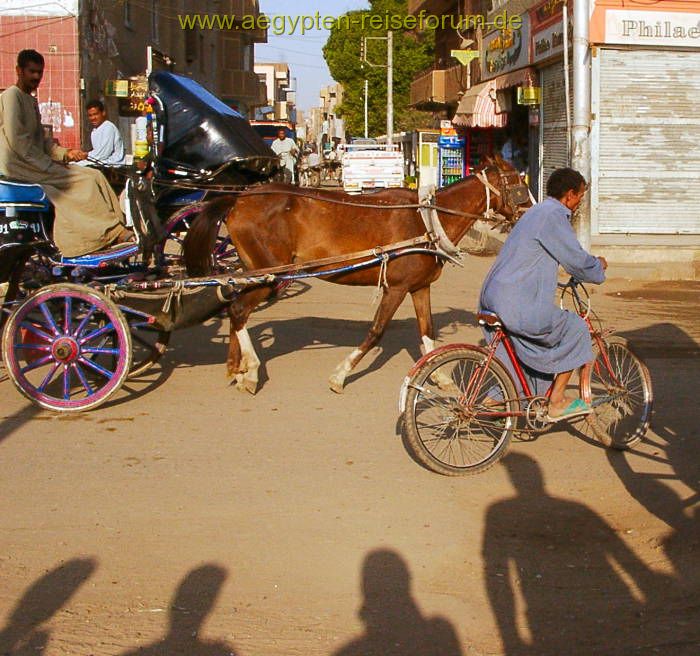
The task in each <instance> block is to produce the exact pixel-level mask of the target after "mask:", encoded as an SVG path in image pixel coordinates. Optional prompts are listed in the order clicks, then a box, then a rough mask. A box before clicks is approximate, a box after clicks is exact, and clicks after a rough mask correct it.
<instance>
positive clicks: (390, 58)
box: [386, 30, 394, 146]
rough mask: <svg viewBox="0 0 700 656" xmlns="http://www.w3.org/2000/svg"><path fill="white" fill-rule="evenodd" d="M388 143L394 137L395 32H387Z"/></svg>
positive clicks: (391, 141)
mask: <svg viewBox="0 0 700 656" xmlns="http://www.w3.org/2000/svg"><path fill="white" fill-rule="evenodd" d="M386 96H387V97H386V143H387V146H391V144H392V143H393V138H394V33H393V32H392V31H391V30H389V31H388V32H387V33H386Z"/></svg>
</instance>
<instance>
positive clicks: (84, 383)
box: [2, 283, 131, 412]
mask: <svg viewBox="0 0 700 656" xmlns="http://www.w3.org/2000/svg"><path fill="white" fill-rule="evenodd" d="M2 353H3V358H4V360H5V366H6V367H7V373H8V375H9V376H10V378H11V379H12V382H13V383H14V384H15V386H16V387H17V389H18V390H19V391H20V392H21V393H22V394H24V396H26V397H27V398H28V399H29V400H30V401H32V402H34V403H36V404H37V405H39V406H41V407H42V408H47V409H48V410H55V411H57V412H79V411H81V410H89V409H91V408H95V407H97V406H98V405H100V404H101V403H104V402H105V401H106V400H107V399H108V398H109V397H110V396H112V394H114V392H116V391H117V390H118V389H119V388H120V387H121V385H122V383H123V382H124V379H125V378H126V376H127V375H128V373H129V364H130V362H131V335H130V334H129V326H128V324H127V322H126V319H125V318H124V316H123V315H122V313H121V312H120V310H119V308H118V307H117V306H116V305H115V304H114V303H112V301H110V300H109V299H108V298H106V297H105V296H104V295H103V294H101V293H100V292H98V291H96V290H94V289H90V288H88V287H84V286H80V285H71V284H67V283H61V284H57V285H51V286H49V287H46V288H44V289H42V290H41V291H39V292H37V293H36V294H35V295H34V296H31V297H30V298H28V299H27V300H26V301H25V302H24V303H23V304H22V305H21V306H20V307H19V308H18V309H17V310H16V311H15V312H14V313H13V314H12V316H11V317H10V319H9V321H8V323H7V326H6V327H5V331H4V334H3V338H2Z"/></svg>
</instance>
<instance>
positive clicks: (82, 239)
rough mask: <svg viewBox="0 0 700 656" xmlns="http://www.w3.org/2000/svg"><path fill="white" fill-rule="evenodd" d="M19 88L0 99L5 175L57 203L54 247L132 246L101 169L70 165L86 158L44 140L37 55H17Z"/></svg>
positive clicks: (0, 169)
mask: <svg viewBox="0 0 700 656" xmlns="http://www.w3.org/2000/svg"><path fill="white" fill-rule="evenodd" d="M16 70H17V83H16V84H15V85H13V86H11V87H9V88H8V89H6V90H5V91H4V92H3V93H2V94H0V173H1V174H2V175H4V176H6V177H8V178H10V179H12V180H16V181H18V182H29V183H35V184H40V185H41V186H42V187H43V189H44V191H45V192H46V195H47V196H48V198H49V200H50V201H51V202H52V203H53V205H54V208H55V212H56V218H55V222H54V242H55V243H56V246H57V247H58V248H59V250H60V251H61V253H62V254H63V255H64V256H66V257H76V256H79V255H85V254H87V253H92V252H95V251H98V250H101V249H103V248H105V247H107V246H109V245H111V244H114V243H119V242H123V241H129V240H130V239H131V238H132V237H133V234H132V233H131V231H130V230H128V229H127V228H126V226H125V221H124V214H123V213H122V211H121V209H120V207H119V201H118V200H117V197H116V195H115V194H114V191H113V190H112V188H111V187H110V186H109V183H108V182H107V180H106V179H105V177H104V176H103V175H102V173H101V172H100V171H98V170H96V169H91V168H87V167H77V166H68V165H67V164H68V163H69V162H78V161H81V160H84V159H85V158H86V156H87V155H86V153H84V152H83V151H81V150H74V149H68V148H63V147H61V146H59V145H57V144H56V143H54V142H53V141H52V140H50V139H46V138H45V137H44V133H43V130H42V127H41V117H40V114H39V107H38V104H37V100H36V97H35V95H34V94H35V92H36V90H37V88H38V87H39V84H40V83H41V79H42V77H43V75H44V58H43V56H42V55H41V54H40V53H38V52H37V51H36V50H22V51H21V52H20V53H19V55H18V56H17V69H16Z"/></svg>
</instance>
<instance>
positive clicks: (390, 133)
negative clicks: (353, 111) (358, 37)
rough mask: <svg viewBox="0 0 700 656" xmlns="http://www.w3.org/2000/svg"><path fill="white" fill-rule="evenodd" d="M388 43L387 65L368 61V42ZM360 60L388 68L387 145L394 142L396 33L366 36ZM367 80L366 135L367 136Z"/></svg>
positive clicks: (374, 66)
mask: <svg viewBox="0 0 700 656" xmlns="http://www.w3.org/2000/svg"><path fill="white" fill-rule="evenodd" d="M370 40H374V41H386V64H373V63H372V62H371V61H369V60H368V59H367V41H370ZM360 59H361V61H362V63H363V64H367V65H368V66H371V67H373V68H383V67H386V143H387V145H389V146H390V145H391V144H392V143H393V142H394V141H393V138H394V33H393V32H392V31H391V30H389V31H388V32H387V33H386V36H364V37H362V45H361V46H360ZM366 89H367V80H365V135H366V134H367V91H366Z"/></svg>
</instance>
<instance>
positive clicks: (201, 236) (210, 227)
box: [182, 195, 238, 276]
mask: <svg viewBox="0 0 700 656" xmlns="http://www.w3.org/2000/svg"><path fill="white" fill-rule="evenodd" d="M237 199H238V196H235V195H231V196H222V197H221V198H215V199H214V200H212V201H210V202H208V203H207V204H206V205H205V206H204V209H203V210H202V212H201V213H200V215H199V216H198V217H197V218H196V219H195V220H194V222H193V223H192V225H191V226H190V229H189V230H188V231H187V234H186V235H185V242H184V244H183V248H182V255H183V258H184V260H185V267H186V268H187V274H188V275H190V276H206V275H207V274H209V273H211V272H212V263H213V260H212V253H213V252H214V246H215V244H216V236H217V234H218V233H219V226H220V225H221V222H222V221H225V220H226V216H227V215H228V213H229V212H230V211H231V209H232V208H233V206H234V205H235V204H236V200H237Z"/></svg>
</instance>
